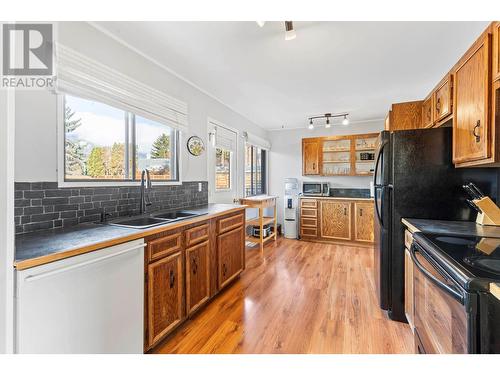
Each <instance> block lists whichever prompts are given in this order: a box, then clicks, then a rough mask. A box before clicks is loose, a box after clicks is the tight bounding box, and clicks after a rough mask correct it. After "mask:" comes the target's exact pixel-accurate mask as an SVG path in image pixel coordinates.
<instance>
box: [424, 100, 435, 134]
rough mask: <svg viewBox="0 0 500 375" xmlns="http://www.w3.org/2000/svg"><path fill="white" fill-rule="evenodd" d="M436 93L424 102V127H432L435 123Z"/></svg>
mask: <svg viewBox="0 0 500 375" xmlns="http://www.w3.org/2000/svg"><path fill="white" fill-rule="evenodd" d="M433 99H434V95H432V94H431V95H429V96H428V97H427V98H426V99H424V102H423V103H422V127H423V128H430V127H432V126H433V125H434V111H433V110H432V109H433V104H434V103H433Z"/></svg>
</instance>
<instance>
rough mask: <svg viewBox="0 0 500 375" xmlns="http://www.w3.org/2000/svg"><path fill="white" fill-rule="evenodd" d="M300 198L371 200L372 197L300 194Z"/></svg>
mask: <svg viewBox="0 0 500 375" xmlns="http://www.w3.org/2000/svg"><path fill="white" fill-rule="evenodd" d="M299 198H300V199H333V200H343V201H346V200H347V201H373V198H372V197H369V198H366V197H363V198H356V197H323V196H313V195H301V196H299Z"/></svg>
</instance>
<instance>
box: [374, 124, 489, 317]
mask: <svg viewBox="0 0 500 375" xmlns="http://www.w3.org/2000/svg"><path fill="white" fill-rule="evenodd" d="M451 130H452V129H451V128H436V129H416V130H403V131H397V132H388V131H383V132H381V133H380V135H379V137H378V140H377V146H376V147H377V152H376V156H375V159H376V162H375V172H374V195H375V199H374V201H375V252H374V254H375V255H374V256H375V259H374V268H375V284H376V289H377V294H378V300H379V303H380V307H381V308H382V309H384V310H387V312H388V315H389V317H390V318H391V319H393V320H398V321H403V322H405V321H406V317H405V312H404V227H403V224H402V223H401V219H402V218H404V217H406V218H418V219H440V220H463V221H474V220H475V219H476V212H475V211H474V210H472V209H471V208H470V207H469V206H468V204H467V202H466V199H467V196H466V195H465V194H466V193H465V192H464V191H463V190H462V185H463V184H464V183H465V182H469V181H472V182H474V183H475V184H476V185H477V186H479V188H480V189H481V190H482V191H483V192H484V193H485V194H487V195H489V196H490V197H491V198H492V199H493V200H494V201H496V199H497V193H498V169H497V168H455V167H454V166H453V163H452V159H451V157H452V134H451Z"/></svg>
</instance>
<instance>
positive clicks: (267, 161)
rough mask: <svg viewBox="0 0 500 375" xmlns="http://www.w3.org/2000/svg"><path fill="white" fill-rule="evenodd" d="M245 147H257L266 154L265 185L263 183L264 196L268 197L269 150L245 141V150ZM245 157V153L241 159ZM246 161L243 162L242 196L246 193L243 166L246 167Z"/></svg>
mask: <svg viewBox="0 0 500 375" xmlns="http://www.w3.org/2000/svg"><path fill="white" fill-rule="evenodd" d="M246 146H253V147H257V148H260V149H261V150H264V151H265V152H266V165H265V168H266V183H265V188H266V192H265V193H264V194H266V195H269V151H270V148H268V147H262V145H259V144H256V143H253V142H248V141H246V142H245V148H246ZM245 156H246V153H244V155H243V157H245ZM245 162H246V160H243V188H242V189H243V195H245V192H246V186H245V167H244V166H245V165H246V163H245Z"/></svg>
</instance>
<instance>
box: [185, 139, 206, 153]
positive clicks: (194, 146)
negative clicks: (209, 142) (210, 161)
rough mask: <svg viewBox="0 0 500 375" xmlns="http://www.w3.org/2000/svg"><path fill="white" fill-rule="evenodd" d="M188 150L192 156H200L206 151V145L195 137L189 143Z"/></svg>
mask: <svg viewBox="0 0 500 375" xmlns="http://www.w3.org/2000/svg"><path fill="white" fill-rule="evenodd" d="M187 148H188V151H189V153H190V154H191V155H194V156H200V155H201V154H202V153H203V151H205V144H204V143H203V140H202V139H201V138H200V137H198V136H196V135H193V136H192V137H189V139H188V141H187Z"/></svg>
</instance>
